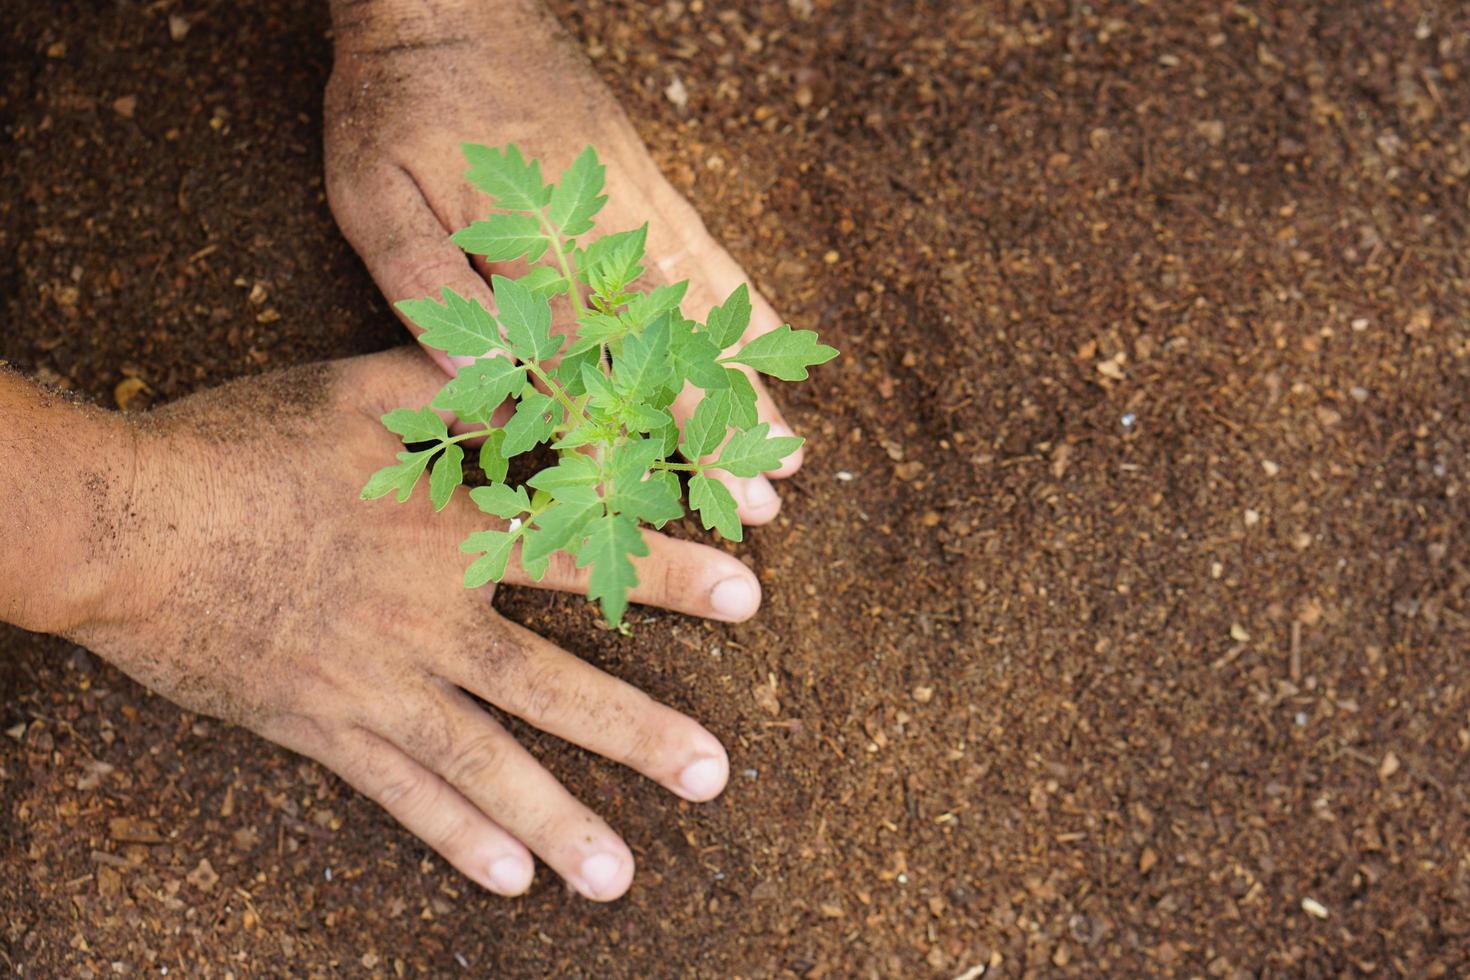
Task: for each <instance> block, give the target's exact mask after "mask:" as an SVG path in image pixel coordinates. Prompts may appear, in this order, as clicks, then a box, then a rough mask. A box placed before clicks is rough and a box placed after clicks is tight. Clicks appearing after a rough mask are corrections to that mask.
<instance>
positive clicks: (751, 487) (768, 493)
mask: <svg viewBox="0 0 1470 980" xmlns="http://www.w3.org/2000/svg"><path fill="white" fill-rule="evenodd" d="M776 499H777V498H776V488H775V487H773V486H771V481H770V480H767V479H766V478H765V477H763V476H757V477H752V478H751V479H749V480H747V481H746V482H745V503H746V505H747V506H748V507H750V509H751V510H765V509H767V508H768V507H770V506H771V505H772V504H774V503H775V502H776Z"/></svg>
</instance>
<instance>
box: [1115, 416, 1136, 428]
mask: <svg viewBox="0 0 1470 980" xmlns="http://www.w3.org/2000/svg"><path fill="white" fill-rule="evenodd" d="M1118 421H1119V422H1121V423H1123V428H1125V429H1131V428H1133V423H1135V422H1137V421H1138V416H1137V415H1134V414H1133V413H1132V412H1127V413H1125V414H1124V416H1123V417H1122V418H1121V419H1119V420H1118Z"/></svg>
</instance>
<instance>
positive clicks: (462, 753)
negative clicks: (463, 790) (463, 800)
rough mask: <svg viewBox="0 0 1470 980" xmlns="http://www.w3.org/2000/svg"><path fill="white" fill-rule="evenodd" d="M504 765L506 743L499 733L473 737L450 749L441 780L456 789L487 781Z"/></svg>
mask: <svg viewBox="0 0 1470 980" xmlns="http://www.w3.org/2000/svg"><path fill="white" fill-rule="evenodd" d="M504 762H505V744H504V740H503V739H502V738H501V737H500V735H499V734H498V733H494V732H489V733H482V734H478V735H473V736H470V737H469V738H467V739H465V740H463V741H462V742H460V744H458V745H456V746H454V747H453V748H452V749H451V750H450V753H449V757H448V761H447V763H446V765H445V766H444V778H445V779H447V780H449V782H450V783H451V784H453V785H455V786H468V785H473V784H477V783H484V782H488V781H490V780H493V779H494V778H495V776H496V774H497V773H498V772H499V771H500V767H501V766H502V765H503V764H504Z"/></svg>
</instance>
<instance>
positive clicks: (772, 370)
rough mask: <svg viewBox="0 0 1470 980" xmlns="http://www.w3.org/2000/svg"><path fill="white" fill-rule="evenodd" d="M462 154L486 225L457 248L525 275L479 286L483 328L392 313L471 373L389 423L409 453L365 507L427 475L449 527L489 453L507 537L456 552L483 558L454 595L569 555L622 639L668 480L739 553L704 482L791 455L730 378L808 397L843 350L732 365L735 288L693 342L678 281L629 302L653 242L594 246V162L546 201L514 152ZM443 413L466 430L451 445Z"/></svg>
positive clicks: (666, 514)
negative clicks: (556, 309) (690, 408)
mask: <svg viewBox="0 0 1470 980" xmlns="http://www.w3.org/2000/svg"><path fill="white" fill-rule="evenodd" d="M464 153H465V157H466V158H467V159H468V161H469V165H470V169H469V171H468V172H467V173H466V175H465V176H466V178H467V179H468V180H469V181H470V182H471V183H472V184H474V185H475V186H476V187H477V188H479V189H480V190H482V191H484V192H485V193H486V194H489V195H490V196H491V197H492V198H493V199H494V207H495V209H496V210H495V213H492V214H491V215H490V216H489V217H488V218H487V219H486V220H484V221H476V222H474V223H473V224H471V225H470V226H469V227H468V228H464V229H462V230H460V231H459V232H457V233H456V234H455V235H454V236H453V241H454V242H455V244H457V245H458V246H459V247H460V248H462V249H464V250H465V251H466V252H469V253H470V254H472V255H478V256H481V257H483V258H484V259H485V260H486V261H487V262H490V263H506V262H515V261H518V260H525V261H526V262H527V263H529V266H530V271H529V272H528V273H527V274H526V275H524V276H521V277H519V278H508V277H505V276H498V275H497V276H492V277H491V282H490V286H491V290H492V292H493V293H494V296H495V305H496V308H497V310H496V312H497V315H494V316H492V315H491V314H490V312H489V311H488V310H486V309H485V308H484V307H483V306H482V305H481V304H480V303H479V302H478V301H476V300H474V299H467V298H465V297H463V296H460V295H459V294H458V293H456V292H454V291H453V290H452V289H448V288H445V289H444V290H443V293H442V296H441V297H440V299H438V300H435V299H411V300H404V301H403V302H401V303H399V304H398V309H399V310H400V311H402V313H403V314H404V316H406V317H407V318H408V319H409V320H411V321H412V322H413V323H415V324H417V325H418V326H419V327H421V328H422V329H423V331H424V333H423V335H422V336H421V337H420V338H419V340H420V341H421V342H422V343H424V344H427V345H428V346H430V347H435V348H438V349H439V350H442V351H444V352H445V353H446V354H450V355H452V356H455V357H469V358H474V361H473V362H472V363H470V364H469V365H468V366H466V367H464V368H463V369H461V370H460V372H459V375H458V376H457V377H455V378H454V379H453V380H451V381H449V382H448V383H447V384H445V385H444V388H443V389H442V390H441V391H440V392H439V394H438V395H437V396H436V397H435V398H434V399H433V401H432V402H430V404H428V405H426V406H423V407H420V408H400V409H397V410H395V411H392V412H389V413H388V414H387V415H384V416H383V424H384V425H385V426H387V427H388V429H389V430H390V431H392V432H393V433H395V434H396V435H398V436H399V437H400V438H402V440H403V442H404V450H403V452H400V453H399V454H398V462H397V463H395V464H393V465H392V466H388V467H385V468H383V469H381V470H379V471H378V472H376V473H374V474H373V475H372V477H371V478H370V479H369V480H368V482H367V485H366V486H365V487H364V488H363V491H362V496H363V498H364V499H373V498H377V497H382V496H385V495H387V494H390V493H396V494H397V497H398V500H399V501H405V500H407V499H408V498H409V496H410V494H411V493H412V492H413V489H414V487H415V486H416V485H417V484H418V482H419V480H420V478H421V477H423V475H424V474H425V473H426V472H427V473H428V484H429V498H430V500H431V501H432V503H433V506H434V508H435V509H436V510H443V509H444V507H445V506H446V505H448V503H449V501H450V499H451V498H452V497H453V495H454V493H455V490H456V489H457V488H459V487H460V486H461V485H462V484H463V482H464V470H463V467H464V460H465V450H464V447H463V445H462V444H463V443H465V442H466V441H468V440H472V439H483V440H484V441H483V442H482V443H481V445H480V447H479V450H478V452H479V464H480V468H481V469H482V470H483V471H484V473H485V477H486V478H487V479H488V480H489V481H490V482H489V484H488V485H486V486H477V487H474V488H473V489H471V490H470V491H469V497H470V499H471V500H472V501H473V502H474V503H475V505H476V506H478V507H479V508H480V510H482V511H483V512H485V513H486V514H489V515H491V516H493V517H496V518H499V519H500V520H501V521H504V522H508V524H505V525H503V526H499V527H495V528H488V529H486V530H483V531H477V532H475V533H474V534H471V535H470V536H469V537H468V538H466V539H465V541H464V542H463V544H461V545H460V547H461V549H462V550H463V551H465V552H467V553H471V554H478V555H479V556H480V557H478V558H476V559H475V560H474V562H473V563H472V564H471V565H470V566H469V568H468V569H467V570H466V571H465V575H464V584H465V586H466V587H468V588H479V587H480V586H483V585H484V584H486V583H487V582H492V581H494V582H498V581H500V580H501V579H502V578H503V577H504V575H505V570H506V567H507V565H508V564H509V562H510V560H511V558H512V555H513V553H514V552H515V551H516V550H517V548H518V549H519V559H518V560H519V561H520V563H521V566H522V567H523V568H524V569H525V570H526V572H527V573H528V574H529V575H531V577H532V578H535V579H537V580H539V579H540V578H541V577H542V576H543V575H544V574H545V573H546V568H547V565H548V563H549V562H550V560H551V556H552V555H553V554H555V553H556V552H558V551H560V552H564V553H566V554H568V555H570V556H572V558H573V559H575V561H576V563H577V566H578V567H579V568H587V567H590V569H591V571H590V576H589V587H588V593H587V594H588V598H590V599H594V600H597V601H599V602H601V604H602V611H603V615H605V616H606V617H607V621H608V623H609V624H611V625H612V626H614V627H620V628H621V626H622V620H623V613H624V611H625V610H626V608H627V604H628V592H629V590H631V589H632V588H633V587H634V586H636V585H637V584H638V577H637V574H636V572H635V570H634V566H633V562H632V559H633V558H635V557H638V556H642V555H646V554H648V546H647V545H646V544H645V543H644V540H643V534H642V532H641V530H640V527H641V526H643V525H648V526H652V527H655V528H659V527H663V526H664V525H665V524H667V523H668V522H669V521H672V520H677V519H679V518H680V517H682V516H684V503H683V487H682V486H681V484H680V475H681V474H687V477H688V495H689V505H690V506H691V507H693V508H694V509H695V510H696V511H698V513H699V517H700V520H701V522H702V523H703V524H704V527H705V528H706V529H707V530H709V529H713V530H716V531H718V532H719V533H720V534H721V535H722V536H724V537H725V538H728V539H730V540H733V541H739V540H740V539H741V527H740V521H739V519H738V518H737V517H736V514H735V500H734V498H733V497H732V496H731V495H730V491H729V490H727V489H726V488H725V487H724V485H723V484H721V483H720V482H719V481H718V480H717V479H715V477H714V476H713V475H712V474H713V473H714V472H715V471H717V470H723V471H724V472H726V473H729V474H731V475H733V476H737V477H752V476H756V475H757V474H760V473H762V472H764V471H766V470H771V469H775V468H776V467H777V466H778V465H779V464H780V462H781V460H783V459H785V458H786V457H787V456H789V455H791V453H793V452H795V451H796V449H797V448H798V447H799V446H800V445H801V443H802V440H801V439H799V438H796V437H794V436H778V437H773V436H771V435H770V433H769V426H768V425H767V424H766V423H764V422H758V421H757V419H756V408H755V389H754V387H753V386H752V385H751V383H750V379H749V378H748V377H747V376H746V374H745V373H744V372H742V371H741V370H740V369H739V368H738V367H736V365H745V366H746V367H749V368H754V369H755V370H756V371H759V372H761V373H763V374H767V375H770V376H771V377H775V378H780V379H782V380H784V381H801V380H805V378H806V377H807V368H808V367H811V366H812V365H816V364H821V363H823V362H825V361H828V360H831V359H832V358H833V357H836V356H837V351H836V350H834V349H833V348H831V347H828V346H826V345H824V344H821V343H818V342H817V335H816V334H815V333H814V332H812V331H810V330H793V329H792V328H791V327H790V325H786V326H782V327H780V328H779V329H777V330H773V331H771V332H770V333H767V334H764V335H762V336H760V337H757V338H756V339H755V340H753V341H751V342H750V343H747V344H745V345H744V346H743V347H740V348H738V349H735V345H736V344H737V343H738V342H739V340H740V338H741V337H742V336H743V335H744V334H745V331H746V328H747V326H748V325H749V323H750V312H751V306H750V296H749V294H748V292H747V290H746V287H745V286H743V285H742V286H741V287H740V288H738V289H736V290H735V291H734V292H733V293H731V294H730V296H729V298H727V299H726V300H725V302H724V303H723V304H722V305H720V306H718V307H716V308H715V309H714V310H712V311H711V312H710V314H709V317H708V318H707V319H706V321H705V322H704V323H695V322H693V321H691V320H689V319H688V318H686V317H685V316H684V315H683V314H682V313H681V312H680V310H679V303H680V301H681V300H682V299H683V298H684V292H685V290H686V288H687V287H688V283H687V282H679V283H674V284H672V285H664V286H658V287H656V288H653V289H643V288H639V287H638V285H637V283H638V280H639V277H640V276H641V275H642V273H643V266H642V264H641V263H642V261H643V252H644V243H645V240H646V238H647V233H648V226H647V225H646V224H645V225H644V226H643V227H641V228H637V229H634V230H632V231H620V232H615V233H613V234H608V235H603V236H602V237H600V238H596V239H593V238H591V237H590V234H591V232H592V230H593V220H592V219H593V218H594V217H595V216H596V214H597V212H598V211H599V210H600V209H601V208H602V205H603V203H604V202H605V201H606V200H607V198H606V197H605V196H603V194H602V188H603V176H604V170H605V168H604V167H603V166H602V164H600V163H599V162H598V159H597V154H596V153H595V152H594V151H593V150H592V148H591V147H588V148H587V149H586V150H584V151H583V152H582V155H581V156H579V157H578V158H577V160H576V162H575V163H573V164H572V165H571V167H570V168H569V169H568V170H567V171H566V172H565V173H564V174H562V178H561V181H560V183H558V184H556V185H555V186H552V185H549V184H547V183H545V182H544V181H543V180H542V177H541V167H540V164H539V163H538V162H536V161H534V160H532V161H528V160H526V159H525V157H523V156H522V154H521V151H520V150H519V149H518V148H517V147H516V146H514V145H510V146H506V147H504V148H502V149H491V148H489V147H484V146H476V145H473V144H466V145H465V147H464ZM561 297H564V298H565V302H566V303H568V304H569V306H570V309H571V311H572V313H573V315H574V317H575V330H574V332H572V333H571V335H570V336H565V335H562V334H559V333H553V332H552V329H551V324H552V310H551V303H552V300H554V299H558V298H561ZM727 351H729V352H730V353H726V352H727ZM686 385H692V386H694V387H696V388H699V389H700V390H701V391H702V392H703V397H702V399H701V400H700V401H699V403H698V405H697V407H696V409H695V411H694V414H693V416H692V417H691V418H690V419H689V421H688V423H687V424H686V425H685V426H684V431H683V433H682V434H681V433H680V431H679V427H678V426H677V425H676V424H675V422H674V417H673V415H672V414H670V411H669V407H670V406H671V405H672V404H673V402H674V398H675V396H677V395H678V394H679V393H680V392H681V391H682V390H683V389H684V387H685V386H686ZM507 401H510V402H513V403H514V413H513V414H512V415H511V416H510V418H509V421H507V422H506V423H505V424H504V426H502V427H495V426H493V425H491V416H492V415H493V414H494V413H495V411H496V409H497V408H499V407H500V406H501V405H502V404H504V403H506V402H507ZM441 413H448V414H452V415H453V416H455V417H457V418H458V419H459V420H460V421H461V422H462V423H464V424H465V426H468V428H467V429H465V430H464V431H461V432H459V433H458V434H456V435H451V434H450V427H449V425H447V424H446V423H445V421H444V418H443V414H441ZM542 443H550V445H551V448H552V450H554V451H555V452H556V454H557V462H556V465H554V466H550V467H547V468H545V469H542V470H540V471H539V472H537V473H536V474H535V475H534V476H532V477H531V478H530V479H529V480H527V481H526V482H525V483H524V484H522V485H520V486H511V485H510V484H509V483H507V482H506V474H507V472H508V466H509V461H510V459H511V458H512V457H515V456H518V455H520V454H521V453H525V452H529V451H530V450H532V449H534V448H536V447H537V446H539V445H541V444H542ZM676 454H678V455H682V457H683V460H684V461H683V462H680V461H678V459H677V455H676Z"/></svg>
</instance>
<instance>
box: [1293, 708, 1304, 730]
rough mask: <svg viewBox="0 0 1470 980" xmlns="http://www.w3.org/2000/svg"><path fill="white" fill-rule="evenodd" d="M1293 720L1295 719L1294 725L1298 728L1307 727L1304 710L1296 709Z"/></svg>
mask: <svg viewBox="0 0 1470 980" xmlns="http://www.w3.org/2000/svg"><path fill="white" fill-rule="evenodd" d="M1295 721H1296V727H1298V728H1306V727H1307V713H1306V712H1305V711H1298V712H1297V713H1296V719H1295Z"/></svg>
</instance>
